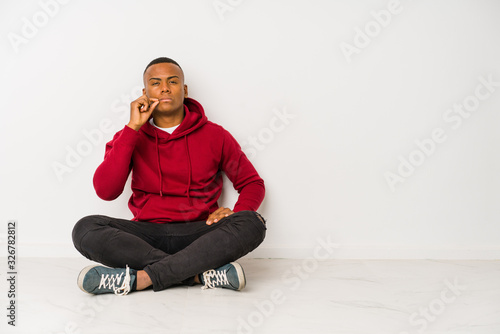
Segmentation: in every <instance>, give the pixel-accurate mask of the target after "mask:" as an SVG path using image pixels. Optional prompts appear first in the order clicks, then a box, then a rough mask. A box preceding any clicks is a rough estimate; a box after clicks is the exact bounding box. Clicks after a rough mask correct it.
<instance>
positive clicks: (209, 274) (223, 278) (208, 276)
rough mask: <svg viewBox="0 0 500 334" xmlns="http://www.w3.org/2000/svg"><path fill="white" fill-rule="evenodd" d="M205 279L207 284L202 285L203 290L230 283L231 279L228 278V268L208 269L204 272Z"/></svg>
mask: <svg viewBox="0 0 500 334" xmlns="http://www.w3.org/2000/svg"><path fill="white" fill-rule="evenodd" d="M203 280H204V281H205V285H204V286H202V287H201V288H202V289H203V290H205V289H212V288H215V287H217V286H219V285H227V284H229V281H228V280H227V274H226V270H224V271H222V270H221V271H217V270H215V269H211V270H207V271H205V272H204V273H203Z"/></svg>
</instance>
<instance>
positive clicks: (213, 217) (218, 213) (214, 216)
mask: <svg viewBox="0 0 500 334" xmlns="http://www.w3.org/2000/svg"><path fill="white" fill-rule="evenodd" d="M233 213H234V212H233V210H231V209H229V208H218V209H217V210H215V211H214V212H212V213H211V214H210V216H208V219H207V225H212V224H213V223H217V222H218V221H219V220H221V219H222V218H225V217H227V216H230V215H232V214H233Z"/></svg>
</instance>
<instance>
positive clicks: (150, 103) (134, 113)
mask: <svg viewBox="0 0 500 334" xmlns="http://www.w3.org/2000/svg"><path fill="white" fill-rule="evenodd" d="M158 103H160V100H158V99H154V98H151V99H150V98H148V97H147V96H146V94H143V95H142V96H141V97H139V98H138V99H137V100H135V101H133V102H132V103H130V122H129V123H128V124H127V126H128V127H129V128H131V129H134V130H135V131H139V129H140V128H141V126H142V125H143V124H144V123H146V122H147V121H148V119H149V117H150V116H151V114H152V113H153V110H155V108H156V106H157V105H158Z"/></svg>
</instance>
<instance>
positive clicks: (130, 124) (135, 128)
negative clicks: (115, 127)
mask: <svg viewBox="0 0 500 334" xmlns="http://www.w3.org/2000/svg"><path fill="white" fill-rule="evenodd" d="M127 126H128V127H129V128H131V129H132V130H135V131H139V129H140V128H141V126H142V125H137V124H132V123H128V124H127Z"/></svg>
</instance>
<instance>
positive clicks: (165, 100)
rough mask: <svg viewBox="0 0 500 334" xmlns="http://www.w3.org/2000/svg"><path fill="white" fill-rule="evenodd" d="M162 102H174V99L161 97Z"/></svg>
mask: <svg viewBox="0 0 500 334" xmlns="http://www.w3.org/2000/svg"><path fill="white" fill-rule="evenodd" d="M161 102H172V99H170V98H166V99H160V103H161Z"/></svg>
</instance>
